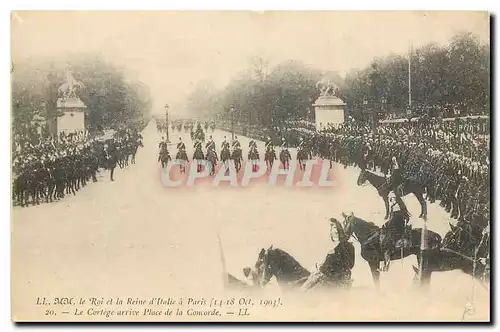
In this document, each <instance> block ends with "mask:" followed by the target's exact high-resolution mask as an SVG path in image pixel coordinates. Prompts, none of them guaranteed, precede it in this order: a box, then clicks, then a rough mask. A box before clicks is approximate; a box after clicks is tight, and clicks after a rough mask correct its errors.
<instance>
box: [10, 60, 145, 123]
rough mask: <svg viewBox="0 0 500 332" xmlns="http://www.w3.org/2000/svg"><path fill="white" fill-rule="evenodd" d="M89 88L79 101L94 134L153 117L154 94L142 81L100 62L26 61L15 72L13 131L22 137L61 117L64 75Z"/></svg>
mask: <svg viewBox="0 0 500 332" xmlns="http://www.w3.org/2000/svg"><path fill="white" fill-rule="evenodd" d="M66 69H69V70H71V73H72V74H73V76H74V77H75V79H76V80H78V81H81V82H82V83H83V84H84V88H83V89H81V91H79V93H78V95H79V97H80V99H81V100H82V101H83V102H84V103H85V105H86V106H87V110H88V112H87V114H86V122H87V125H88V126H89V128H90V129H91V130H92V129H97V128H109V127H113V126H115V125H117V124H120V123H124V122H130V121H134V122H136V121H141V120H142V119H144V118H145V117H147V116H148V115H149V113H150V110H151V106H152V101H151V97H150V92H149V89H148V87H147V86H146V85H144V84H143V83H141V82H140V81H139V80H137V79H135V78H132V77H130V76H127V75H126V71H125V69H124V68H120V67H118V66H116V65H114V64H112V63H110V62H107V61H105V60H104V59H102V58H101V57H99V56H94V55H85V56H76V57H71V58H69V59H64V61H51V60H46V61H37V62H33V61H29V62H28V61H26V62H22V63H15V64H14V67H13V71H12V109H13V113H12V114H13V129H14V131H15V132H23V131H25V130H27V128H31V127H32V125H33V124H34V123H35V122H36V120H37V119H38V120H42V121H43V120H44V119H45V120H47V121H49V122H50V121H51V120H53V119H55V118H56V117H57V115H58V114H57V107H56V103H57V99H58V97H59V94H58V88H59V86H60V85H61V84H62V83H64V74H65V70H66Z"/></svg>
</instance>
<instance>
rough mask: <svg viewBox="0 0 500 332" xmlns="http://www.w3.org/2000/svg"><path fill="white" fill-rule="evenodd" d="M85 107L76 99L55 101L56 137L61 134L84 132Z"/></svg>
mask: <svg viewBox="0 0 500 332" xmlns="http://www.w3.org/2000/svg"><path fill="white" fill-rule="evenodd" d="M86 108H87V106H85V104H84V103H83V102H82V101H81V100H80V98H78V97H72V98H59V99H58V100H57V111H58V113H59V116H58V117H57V125H56V127H57V137H59V134H60V133H62V132H66V133H72V132H74V131H75V130H76V131H80V130H83V131H85V110H86Z"/></svg>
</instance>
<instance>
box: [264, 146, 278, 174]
mask: <svg viewBox="0 0 500 332" xmlns="http://www.w3.org/2000/svg"><path fill="white" fill-rule="evenodd" d="M264 160H265V161H266V165H267V168H268V169H269V168H272V167H273V164H274V161H275V160H276V151H274V148H267V149H266V153H265V154H264Z"/></svg>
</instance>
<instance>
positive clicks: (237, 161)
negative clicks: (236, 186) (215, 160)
mask: <svg viewBox="0 0 500 332" xmlns="http://www.w3.org/2000/svg"><path fill="white" fill-rule="evenodd" d="M221 155H222V152H221ZM231 159H232V160H233V161H234V166H235V167H236V172H239V171H240V169H241V161H242V160H243V154H242V152H241V149H240V148H235V149H234V150H233V153H232V154H231Z"/></svg>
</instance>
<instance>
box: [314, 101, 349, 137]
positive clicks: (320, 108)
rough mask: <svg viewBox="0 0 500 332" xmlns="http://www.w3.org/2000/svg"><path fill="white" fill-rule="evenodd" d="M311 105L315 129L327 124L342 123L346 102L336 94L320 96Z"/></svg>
mask: <svg viewBox="0 0 500 332" xmlns="http://www.w3.org/2000/svg"><path fill="white" fill-rule="evenodd" d="M313 106H314V115H315V122H316V129H317V130H321V129H323V128H325V127H327V126H329V125H333V126H339V125H341V124H343V123H344V121H345V118H344V117H345V114H344V112H345V106H346V104H345V103H344V101H343V100H342V99H340V98H338V97H336V96H321V97H319V98H318V99H317V100H316V102H315V103H314V104H313Z"/></svg>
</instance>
